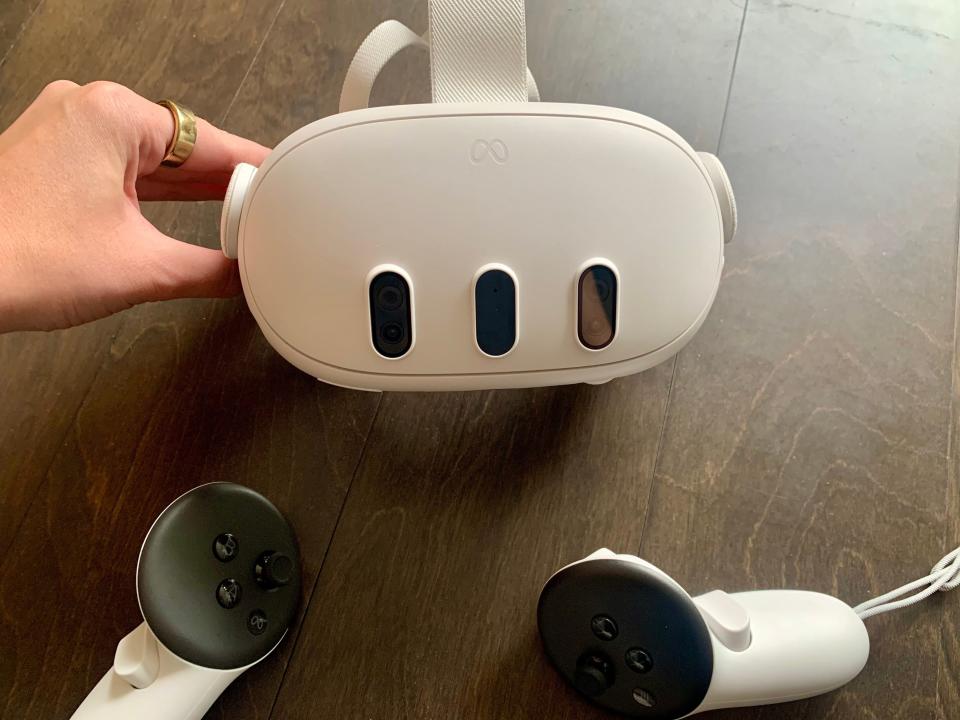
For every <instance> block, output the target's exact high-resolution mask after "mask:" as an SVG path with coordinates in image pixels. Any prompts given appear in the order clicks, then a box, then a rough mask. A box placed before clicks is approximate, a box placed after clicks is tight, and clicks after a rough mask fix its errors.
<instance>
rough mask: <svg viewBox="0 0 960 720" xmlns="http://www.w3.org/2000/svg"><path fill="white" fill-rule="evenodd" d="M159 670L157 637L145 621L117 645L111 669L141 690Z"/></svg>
mask: <svg viewBox="0 0 960 720" xmlns="http://www.w3.org/2000/svg"><path fill="white" fill-rule="evenodd" d="M159 670H160V650H159V648H158V646H157V639H156V638H155V637H154V636H153V633H152V632H150V628H148V627H147V624H146V623H140V626H139V627H138V628H137V629H136V630H134V631H133V632H132V633H130V634H129V635H127V636H126V637H125V638H124V639H123V640H121V641H120V644H119V645H117V652H116V655H114V657H113V671H114V672H115V673H116V674H117V676H118V677H121V678H123V679H124V680H126V681H127V682H128V683H130V684H131V685H132V686H133V687H135V688H137V689H140V690H142V689H143V688H145V687H147V686H149V685H150V684H152V683H153V681H154V680H156V679H157V673H158V672H159Z"/></svg>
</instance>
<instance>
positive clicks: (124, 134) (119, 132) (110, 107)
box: [54, 82, 270, 200]
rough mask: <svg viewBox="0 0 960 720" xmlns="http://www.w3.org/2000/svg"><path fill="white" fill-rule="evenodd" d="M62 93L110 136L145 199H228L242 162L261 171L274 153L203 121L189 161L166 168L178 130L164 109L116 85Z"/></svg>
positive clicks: (103, 84) (94, 128)
mask: <svg viewBox="0 0 960 720" xmlns="http://www.w3.org/2000/svg"><path fill="white" fill-rule="evenodd" d="M61 90H62V91H63V92H66V93H68V102H72V103H73V104H74V106H75V107H76V109H78V110H79V112H80V113H81V114H83V115H85V116H86V117H87V119H88V122H89V125H90V131H91V132H94V133H96V134H98V135H102V133H103V130H104V128H106V129H108V130H109V131H110V132H111V134H112V135H113V137H114V139H115V140H116V141H117V143H118V147H119V149H120V151H121V153H122V154H123V159H124V161H125V164H126V166H127V168H126V170H127V172H126V177H127V181H128V182H130V185H131V190H132V189H133V188H134V186H135V189H136V192H137V196H138V198H139V199H141V200H212V199H223V195H224V193H225V192H226V189H227V185H228V184H229V183H230V177H231V175H232V174H233V169H234V168H235V167H236V166H237V165H238V164H240V163H242V162H245V163H249V164H251V165H256V166H259V165H260V163H262V162H263V160H264V158H266V156H267V155H268V154H269V152H270V150H269V149H268V148H265V147H263V146H262V145H259V144H258V143H255V142H253V141H251V140H246V139H244V138H241V137H238V136H236V135H232V134H230V133H228V132H224V131H223V130H221V129H219V128H217V127H215V126H214V125H211V124H210V123H209V122H207V121H206V120H204V119H203V118H198V119H197V141H196V146H195V147H194V149H193V152H192V153H191V155H190V157H189V158H188V159H187V160H186V162H184V163H183V165H181V166H180V167H177V168H170V167H164V166H162V165H161V162H162V161H163V158H164V156H165V155H166V151H167V147H168V146H169V144H170V141H171V140H172V139H173V134H174V127H175V125H174V120H173V115H172V114H171V112H170V111H169V110H167V109H166V108H165V107H163V106H161V105H157V104H156V103H155V102H152V101H150V100H147V99H146V98H143V97H141V96H140V95H138V94H136V93H135V92H133V91H132V90H130V89H128V88H125V87H123V86H122V85H118V84H116V83H111V82H94V83H90V84H89V85H84V86H83V87H76V86H74V88H73V89H72V90H71V89H70V88H67V87H66V86H63V87H62V88H54V91H56V92H60V91H61Z"/></svg>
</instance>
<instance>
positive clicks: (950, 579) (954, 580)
mask: <svg viewBox="0 0 960 720" xmlns="http://www.w3.org/2000/svg"><path fill="white" fill-rule="evenodd" d="M958 585H960V547H958V548H956V549H955V550H953V551H952V552H950V553H948V554H947V555H944V557H943V558H942V559H941V560H940V562H938V563H937V564H936V565H934V566H933V570H931V571H930V574H929V575H927V576H926V577H923V578H920V579H919V580H914V581H913V582H911V583H907V584H906V585H904V586H903V587H898V588H897V589H896V590H891V591H890V592H888V593H884V594H883V595H881V596H880V597H875V598H873V599H872V600H867V601H866V602H862V603H860V604H859V605H857V606H856V607H855V608H853V611H854V612H855V613H856V614H857V615H859V616H860V619H861V620H866V619H867V618H868V617H872V616H873V615H879V614H880V613H885V612H890V611H891V610H899V609H900V608H905V607H907V606H908V605H913V604H914V603H918V602H920V601H921V600H925V599H927V598H928V597H930V596H931V595H933V594H934V593H936V592H938V591H939V592H946V591H947V590H953V589H954V588H955V587H957V586H958ZM920 588H924V589H923V590H920V592H916V593H914V594H913V595H909V596H907V597H901V596H902V595H906V594H907V593H910V592H913V591H914V590H919V589H920ZM896 598H900V599H899V600H897V599H896Z"/></svg>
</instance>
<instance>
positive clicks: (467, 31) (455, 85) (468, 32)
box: [430, 0, 527, 103]
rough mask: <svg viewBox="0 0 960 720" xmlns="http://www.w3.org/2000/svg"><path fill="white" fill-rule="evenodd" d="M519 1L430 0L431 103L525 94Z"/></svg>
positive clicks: (510, 98) (498, 99) (523, 27)
mask: <svg viewBox="0 0 960 720" xmlns="http://www.w3.org/2000/svg"><path fill="white" fill-rule="evenodd" d="M523 2H524V0H482V1H481V2H477V0H430V79H431V85H432V87H433V101H434V102H435V103H449V102H523V101H524V100H526V99H527V73H526V70H527V25H526V15H525V13H524V5H523Z"/></svg>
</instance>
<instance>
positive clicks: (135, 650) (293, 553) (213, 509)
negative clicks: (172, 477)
mask: <svg viewBox="0 0 960 720" xmlns="http://www.w3.org/2000/svg"><path fill="white" fill-rule="evenodd" d="M299 598H300V556H299V552H298V549H297V542H296V538H295V537H294V534H293V531H292V530H291V529H290V526H289V525H288V524H287V521H286V520H285V519H284V518H283V516H282V515H281V514H280V513H279V511H278V510H277V509H276V508H275V507H274V506H273V505H271V504H270V502H269V501H267V500H266V499H265V498H264V497H263V496H261V495H258V494H257V493H255V492H254V491H253V490H249V489H247V488H244V487H241V486H239V485H233V484H229V483H214V484H210V485H203V486H201V487H198V488H196V489H194V490H191V491H190V492H188V493H186V494H185V495H182V496H181V497H180V498H178V499H177V500H175V501H174V502H173V503H171V504H170V505H169V506H168V507H167V509H166V510H164V511H163V513H162V514H161V515H160V517H159V518H157V520H156V522H154V524H153V526H152V527H151V528H150V531H149V532H148V533H147V537H146V539H145V540H144V542H143V547H142V548H141V550H140V559H139V561H138V563H137V599H138V600H139V603H140V610H141V612H142V613H143V620H144V621H143V623H141V624H140V625H139V626H138V627H137V628H136V629H135V630H134V631H133V632H131V633H130V634H129V635H127V636H126V637H125V638H123V640H121V641H120V644H119V645H118V646H117V652H116V656H115V657H114V661H113V667H112V668H111V669H110V670H108V671H107V673H106V674H105V675H104V676H103V679H102V680H100V682H99V683H98V684H97V686H96V687H95V688H94V689H93V691H92V692H91V693H90V695H89V696H88V697H87V699H86V700H84V701H83V703H82V704H81V705H80V707H79V708H78V709H77V711H76V712H75V713H74V714H73V716H72V717H73V720H130V718H137V719H138V720H152V719H160V718H171V719H174V718H175V719H176V720H181V719H183V720H200V719H201V718H202V717H203V715H204V713H205V712H206V711H207V709H209V707H210V706H211V705H212V704H213V702H214V701H215V700H216V699H217V698H218V697H219V696H220V694H221V693H222V692H223V691H224V690H225V689H226V687H227V686H228V685H229V684H230V683H231V682H233V681H234V680H235V679H236V678H237V677H239V676H240V675H241V674H242V673H243V672H244V671H245V670H247V669H248V668H250V667H252V666H253V665H256V664H257V663H258V662H260V661H261V660H262V659H263V658H265V657H266V656H267V655H269V654H270V653H271V652H272V651H273V650H274V649H275V648H276V647H277V645H279V643H280V642H281V641H282V640H283V637H284V635H285V634H286V632H287V628H288V627H289V626H290V623H291V622H292V621H293V617H294V614H295V612H296V608H297V603H298V601H299Z"/></svg>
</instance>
